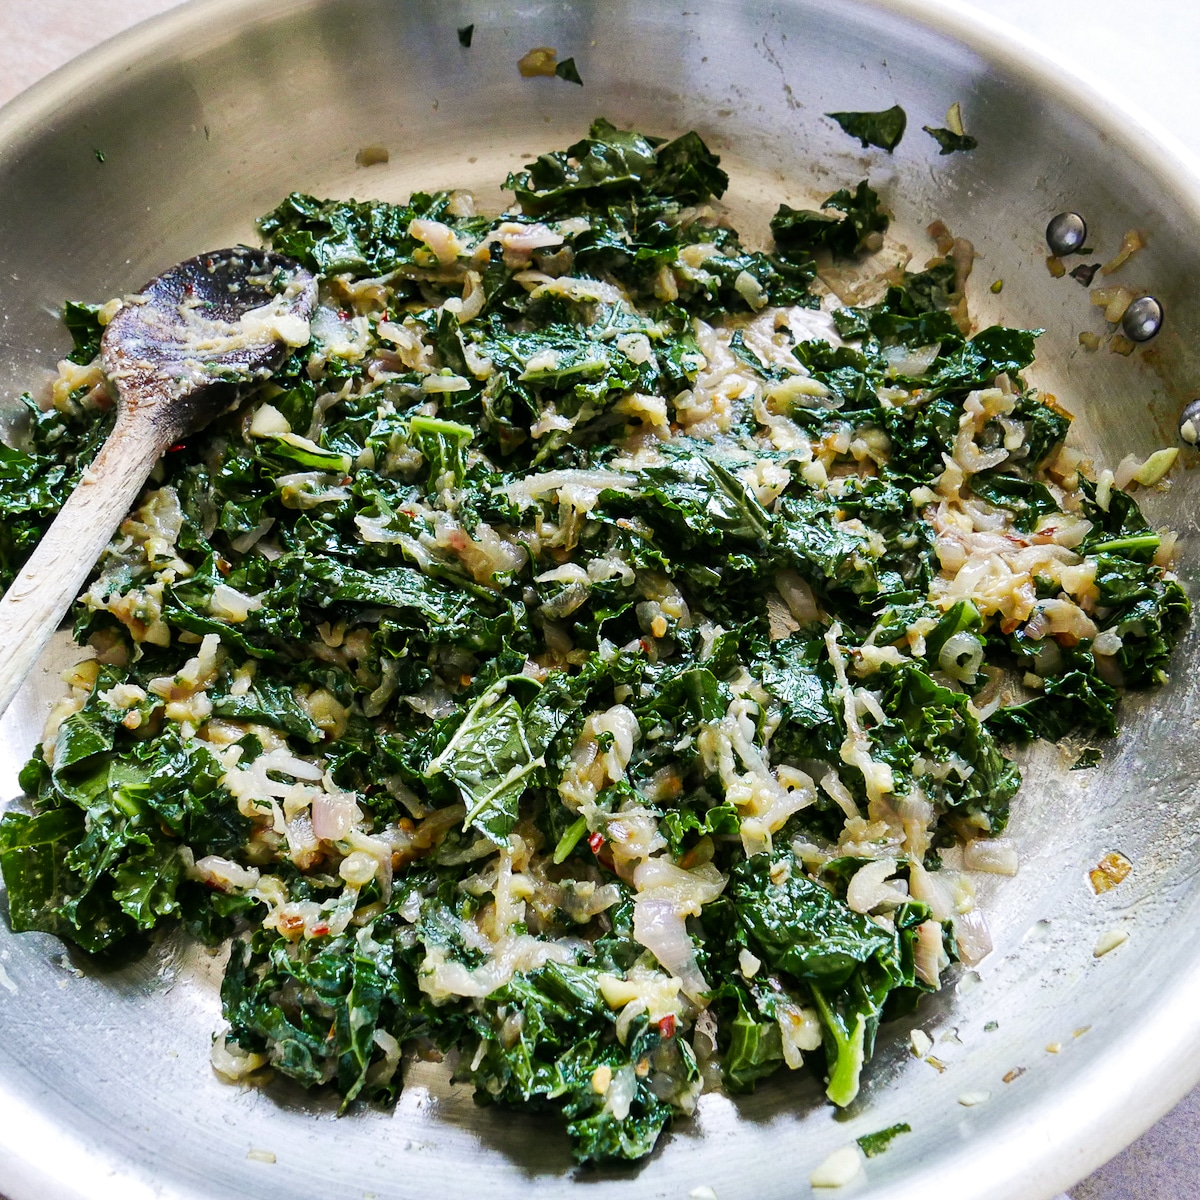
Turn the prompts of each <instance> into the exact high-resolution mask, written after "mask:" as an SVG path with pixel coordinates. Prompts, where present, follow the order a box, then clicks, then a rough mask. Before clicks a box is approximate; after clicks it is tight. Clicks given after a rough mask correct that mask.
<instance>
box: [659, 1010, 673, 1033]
mask: <svg viewBox="0 0 1200 1200" xmlns="http://www.w3.org/2000/svg"><path fill="white" fill-rule="evenodd" d="M658 1032H659V1033H661V1034H662V1036H663V1037H665V1038H669V1037H674V1036H675V1014H674V1013H667V1015H666V1016H665V1017H663V1018H662V1020H661V1021H659V1023H658Z"/></svg>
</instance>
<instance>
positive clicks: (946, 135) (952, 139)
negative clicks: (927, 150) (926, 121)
mask: <svg viewBox="0 0 1200 1200" xmlns="http://www.w3.org/2000/svg"><path fill="white" fill-rule="evenodd" d="M921 128H922V129H924V130H925V132H926V133H927V134H929V136H930V137H931V138H933V140H934V141H935V142H937V144H938V146H940V147H941V149H939V150H938V154H954V153H955V152H956V151H969V150H974V149H975V148H976V147H977V146H978V145H979V142H978V141H977V140H976V139H975V138H973V137H972V136H971V135H970V134H969V133H955V132H954V130H952V129H942V128H936V129H935V128H934V127H933V126H932V125H922V126H921Z"/></svg>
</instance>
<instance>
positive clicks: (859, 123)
mask: <svg viewBox="0 0 1200 1200" xmlns="http://www.w3.org/2000/svg"><path fill="white" fill-rule="evenodd" d="M825 115H826V116H827V117H830V118H832V119H833V120H834V121H836V122H837V123H838V124H839V125H840V126H841V127H842V129H844V130H845V131H846V133H848V134H849V135H850V136H851V137H853V138H858V140H859V141H860V142H861V143H862V147H863V149H864V150H865V149H866V148H867V147H868V146H878V147H879V148H880V149H881V150H886V151H887V152H888V153H889V154H891V153H892V151H893V150H895V149H896V147H897V146H898V145H899V144H900V139H901V138H902V137H903V136H904V130H905V128H906V127H907V125H908V114H907V113H906V112H905V111H904V109H902V108H901V107H900V105H899V104H893V105H892V107H891V108H885V109H883V110H882V111H881V112H831V113H826V114H825Z"/></svg>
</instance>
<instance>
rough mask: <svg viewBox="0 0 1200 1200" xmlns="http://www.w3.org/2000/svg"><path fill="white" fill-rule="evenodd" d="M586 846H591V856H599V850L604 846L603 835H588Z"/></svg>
mask: <svg viewBox="0 0 1200 1200" xmlns="http://www.w3.org/2000/svg"><path fill="white" fill-rule="evenodd" d="M588 845H589V846H591V848H592V853H593V854H599V853H600V848H601V847H602V846H603V845H604V834H602V833H599V832H597V833H589V834H588Z"/></svg>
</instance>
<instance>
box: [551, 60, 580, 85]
mask: <svg viewBox="0 0 1200 1200" xmlns="http://www.w3.org/2000/svg"><path fill="white" fill-rule="evenodd" d="M554 73H555V75H557V76H558V77H559V79H565V80H566V81H567V82H568V83H577V84H579V86H580V87H583V80H582V79H580V77H579V69H578V68H577V67H576V66H575V60H574V59H573V58H564V59H563V60H562V62H560V63H558V64H557V65H556V66H555V68H554Z"/></svg>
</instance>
